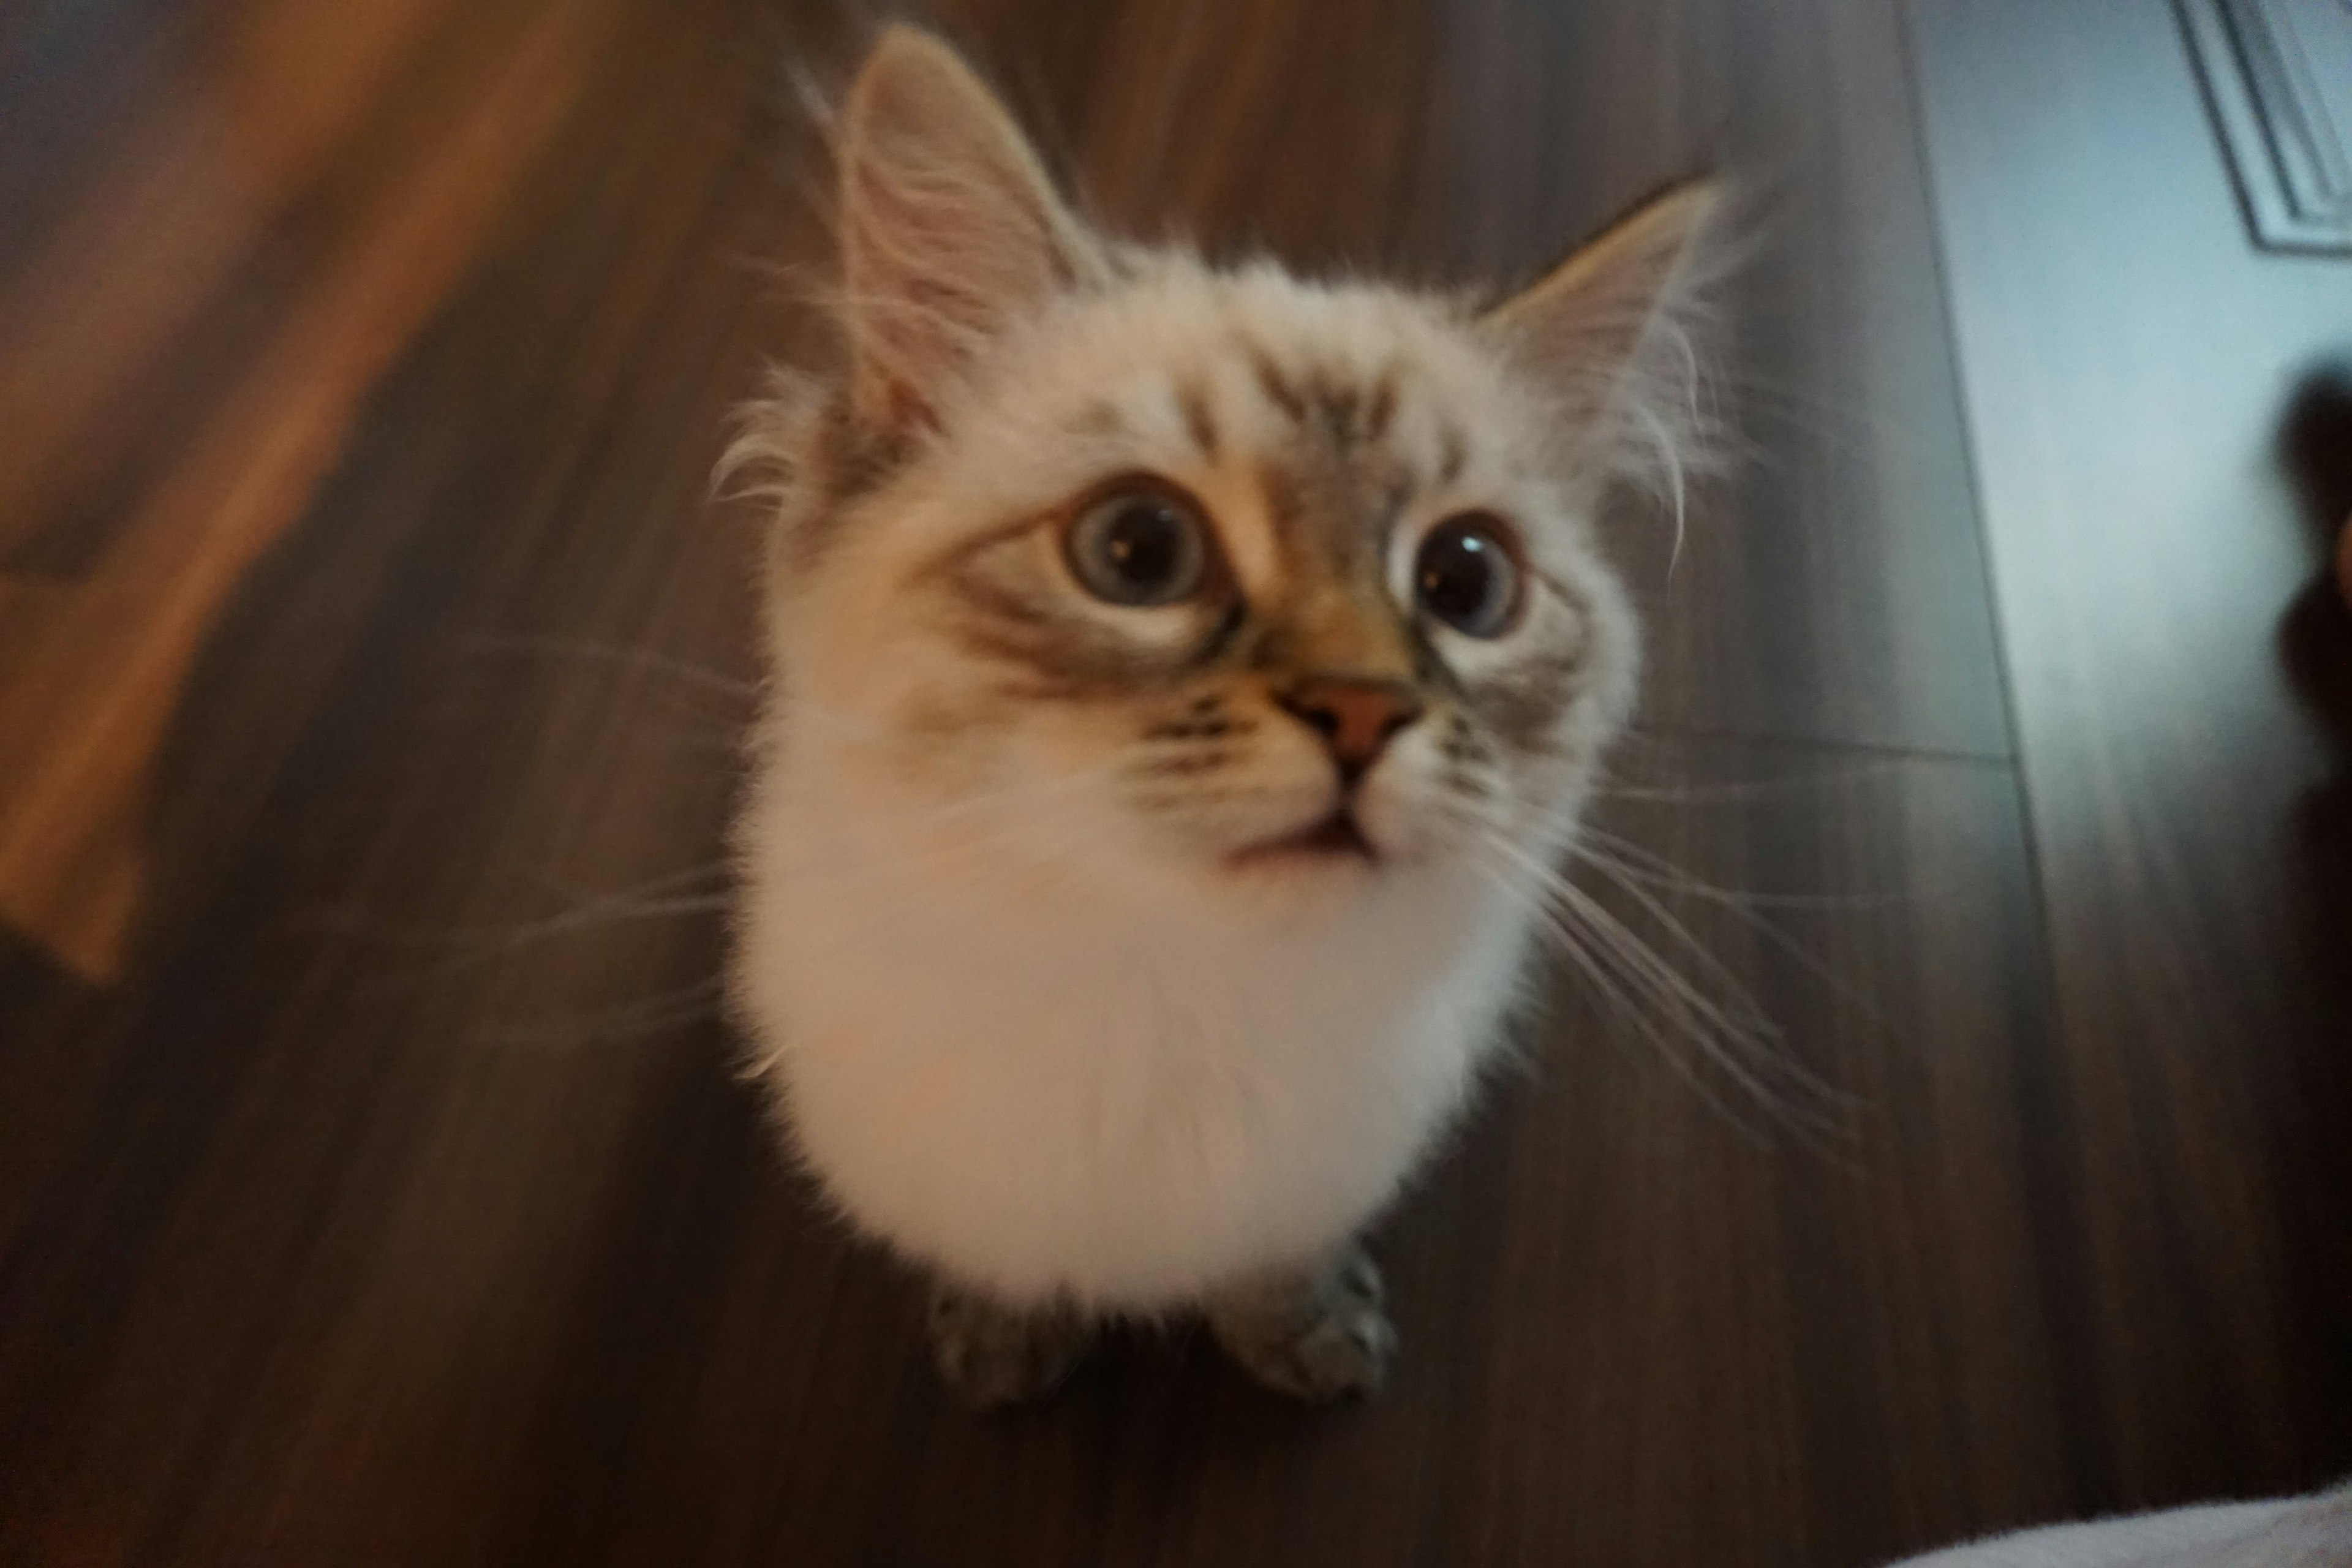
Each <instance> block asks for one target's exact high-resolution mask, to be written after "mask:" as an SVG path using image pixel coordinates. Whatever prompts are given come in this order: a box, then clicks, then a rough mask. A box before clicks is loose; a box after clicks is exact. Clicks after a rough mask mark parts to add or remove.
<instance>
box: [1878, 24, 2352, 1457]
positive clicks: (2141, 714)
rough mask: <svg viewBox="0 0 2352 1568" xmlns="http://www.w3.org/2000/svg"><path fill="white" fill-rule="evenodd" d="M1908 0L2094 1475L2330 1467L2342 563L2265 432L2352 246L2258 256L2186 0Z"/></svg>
mask: <svg viewBox="0 0 2352 1568" xmlns="http://www.w3.org/2000/svg"><path fill="white" fill-rule="evenodd" d="M1910 16H1911V22H1912V26H1913V27H1914V28H1915V30H1916V39H1917V45H1918V59H1919V65H1920V68H1921V71H1922V73H1923V105H1924V110H1925V112H1926V115H1927V124H1928V126H1929V130H1930V135H1929V143H1930V146H1931V147H1932V149H1933V151H1934V154H1935V157H1934V163H1933V167H1934V174H1935V184H1936V191H1937V201H1938V205H1939V209H1940V211H1941V213H1942V215H1943V225H1944V241H1945V253H1946V255H1947V257H1948V261H1949V268H1948V277H1949V280H1950V287H1951V294H1952V305H1953V312H1954V321H1955V323H1956V326H1957V330H1958V350H1959V360H1960V364H1961V366H1962V369H1963V371H1964V373H1965V377H1966V382H1967V384H1968V388H1969V407H1970V410H1971V415H1972V430H1973V435H1974V446H1975V455H1976V464H1977V471H1978V476H1979V486H1980V489H1981V496H1982V501H1983V507H1984V516H1985V524H1986V528H1987V531H1988V534H1989V537H1990V550H1991V556H1992V561H1993V564H1994V568H1995V575H1996V578H1997V581H1998V585H1999V596H2000V613H2001V624H2002V628H2003V632H2004V636H2005V638H2006V643H2007V654H2008V664H2009V668H2010V676H2011V683H2012V689H2013V690H2014V692H2015V697H2016V704H2017V723H2018V732H2019V737H2020V742H2021V755H2022V763H2023V767H2024V776H2025V779H2026V781H2027V783H2028V785H2029V787H2030V791H2031V796H2032V822H2033V831H2034V839H2035V843H2036V846H2037V847H2038V850H2039V856H2040V863H2041V868H2042V880H2043V886H2044V890H2045V895H2046V899H2047V903H2048V910H2049V918H2050V922H2051V931H2052V939H2053V946H2054V962H2055V964H2056V973H2057V980H2058V998H2059V1007H2060V1011H2061V1015H2062V1016H2063V1019H2064V1021H2065V1031H2064V1036H2063V1051H2062V1055H2061V1058H2060V1060H2061V1064H2062V1071H2063V1110H2061V1113H2060V1114H2061V1121H2060V1122H2059V1124H2058V1125H2059V1127H2060V1128H2062V1129H2063V1135H2064V1138H2065V1149H2066V1156H2065V1157H2066V1160H2067V1163H2068V1165H2069V1168H2070V1170H2071V1172H2072V1173H2073V1179H2072V1181H2071V1182H2070V1193H2071V1204H2070V1208H2069V1212H2068V1214H2067V1216H2066V1224H2067V1226H2068V1230H2069V1234H2070V1235H2071V1236H2072V1237H2073V1240H2072V1241H2071V1242H2070V1243H2069V1245H2070V1246H2071V1247H2074V1248H2075V1249H2077V1250H2078V1251H2079V1252H2080V1254H2081V1257H2082V1259H2083V1267H2084V1286H2085V1288H2086V1289H2087V1290H2088V1291H2089V1292H2090V1295H2089V1299H2088V1300H2087V1301H2086V1303H2085V1310H2087V1311H2088V1312H2089V1313H2090V1314H2091V1317H2092V1321H2095V1322H2096V1323H2098V1324H2100V1325H2102V1326H2103V1328H2102V1332H2101V1333H2100V1334H2099V1336H2098V1337H2097V1340H2096V1342H2095V1345H2093V1346H2091V1347H2088V1348H2090V1350H2091V1353H2092V1355H2093V1357H2094V1360H2093V1365H2094V1366H2095V1369H2096V1373H2097V1394H2098V1397H2099V1400H2100V1402H2101V1405H2102V1409H2103V1411H2104V1415H2103V1420H2104V1421H2105V1423H2107V1424H2108V1425H2109V1426H2111V1428H2112V1430H2113V1431H2114V1432H2115V1433H2116V1447H2114V1449H2113V1450H2112V1451H2111V1452H2110V1453H2108V1454H2107V1455H2106V1456H2105V1457H2104V1459H2103V1463H2102V1468H2101V1472H2100V1476H2099V1485H2100V1494H2101V1496H2102V1497H2103V1498H2104V1499H2108V1500H2114V1501H2116V1502H2137V1501H2142V1500H2156V1499H2159V1498H2161V1499H2171V1498H2177V1497H2179V1496H2182V1495H2184V1494H2187V1493H2190V1492H2195V1491H2221V1490H2230V1491H2242V1490H2248V1489H2261V1488H2272V1487H2278V1486H2283V1485H2285V1484H2290V1483H2294V1482H2301V1481H2315V1480H2318V1479H2322V1478H2324V1477H2325V1476H2326V1475H2329V1474H2331V1473H2334V1472H2335V1471H2338V1470H2341V1469H2343V1468H2347V1467H2352V1434H2347V1431H2346V1429H2345V1426H2344V1424H2343V1413H2344V1412H2345V1411H2346V1410H2347V1408H2352V1318H2347V1303H2352V1290H2347V1274H2346V1267H2347V1264H2346V1258H2345V1249H2344V1247H2343V1238H2344V1237H2345V1235H2346V1234H2347V1229H2352V1182H2347V1179H2346V1177H2347V1167H2346V1165H2345V1163H2344V1153H2343V1146H2344V1140H2343V1138H2342V1136H2341V1131H2340V1130H2341V1129H2342V1128H2343V1127H2344V1126H2346V1125H2347V1124H2352V1084H2347V1079H2346V1077H2345V1072H2344V1067H2343V1063H2344V1060H2345V1055H2344V1047H2345V1045H2346V1043H2347V1039H2352V1035H2347V1016H2352V1015H2347V1011H2346V1008H2345V994H2344V990H2343V984H2342V978H2341V977H2342V973H2343V970H2344V963H2345V954H2346V949H2344V948H2343V946H2342V945H2341V938H2342V934H2343V931H2344V917H2343V912H2342V911H2343V909H2344V900H2346V898H2347V896H2352V895H2347V888H2352V882H2347V880H2346V879H2345V877H2344V869H2345V868H2344V862H2343V859H2342V837H2343V835H2342V828H2341V803H2340V798H2339V797H2340V795H2341V789H2342V786H2341V784H2340V780H2341V778H2342V753H2341V747H2340V741H2339V740H2332V739H2331V738H2330V737H2329V735H2328V733H2327V731H2326V728H2325V726H2324V723H2323V721H2321V719H2320V718H2319V717H2318V716H2317V715H2315V713H2313V712H2312V711H2311V710H2308V709H2307V708H2306V707H2305V703H2304V701H2303V700H2301V699H2300V698H2299V697H2298V696H2297V694H2296V693H2295V691H2294V689H2293V686H2292V683H2291V681H2290V678H2289V671H2288V669H2287V668H2285V667H2284V665H2283V664H2282V660H2281V642H2282V632H2283V628H2284V627H2285V626H2287V625H2288V624H2289V617H2290V611H2291V609H2292V608H2293V607H2294V605H2296V603H2297V601H2298V598H2299V596H2301V595H2303V594H2304V591H2305V585H2306V584H2308V583H2309V582H2310V581H2311V579H2312V577H2313V576H2314V574H2315V570H2316V569H2317V567H2318V565H2319V563H2320V561H2321V560H2322V559H2324V556H2323V554H2322V548H2323V546H2322V541H2321V539H2320V538H2318V537H2316V536H2315V533H2314V531H2312V529H2311V528H2310V526H2309V524H2308V522H2307V521H2306V520H2305V517H2303V516H2302V515H2300V511H2301V508H2300V506H2299V498H2298V497H2297V495H2296V493H2295V489H2294V476H2292V475H2290V474H2288V473H2285V472H2283V471H2282V469H2281V464H2280V456H2279V452H2280V447H2281V445H2282V437H2283V434H2284V432H2285V430H2286V429H2287V426H2288V422H2289V417H2290V410H2291V408H2292V407H2293V405H2294V399H2295V396H2296V388H2297V385H2298V382H2299V381H2300V380H2301V378H2302V377H2303V376H2304V375H2305V374H2306V372H2307V371H2308V370H2309V369H2310V368H2311V367H2312V366H2313V365H2314V364H2315V363H2317V362H2318V361H2320V360H2321V359H2323V358H2324V357H2325V356H2327V355H2329V354H2331V353H2341V352H2342V351H2343V350H2344V348H2345V346H2346V345H2347V344H2352V264H2347V262H2346V261H2344V260H2342V259H2333V260H2330V259H2321V258H2293V257H2285V256H2273V255H2265V254H2263V253H2261V252H2259V251H2257V250H2256V249H2255V248H2254V247H2253V245H2252V241H2251V239H2250V238H2249V236H2248V234H2247V231H2246V227H2245V225H2244V223H2243V221H2242V218H2241V216H2240V214H2239V212H2238V211H2237V208H2236V205H2235V203H2234V201H2233V198H2232V195H2231V188H2230V183H2229V174H2228V172H2227V169H2226V167H2225V164H2224V163H2223V159H2222V155H2221V147H2220V144H2219V142H2217V141H2216V140H2215V136H2214V132H2213V129H2212V127H2211V125H2210V123H2209V121H2208V119H2207V116H2206V112H2205V109H2204V106H2203V105H2202V104H2201V103H2200V99H2199V94H2198V88H2197V85H2196V80H2195V77H2194V74H2193V71H2192V69H2191V67H2190V64H2189V59H2188V57H2187V55H2186V53H2185V50H2184V48H2183V45H2182V40H2181V38H2180V37H2179V34H2178V33H2177V31H2176V30H2175V27H2174V23H2173V18H2172V17H2171V16H2170V15H2169V14H2168V9H2167V8H2165V7H2161V6H2154V5H2149V6H2103V5H2087V4H2085V5H2056V6H2050V5H2035V4H2030V3H2024V0H2020V3H2016V4H2011V3H2008V0H1979V3H1975V4H1969V5H1914V6H1913V7H1912V8H1911V13H1910ZM2331 430H2332V435H2331V434H2330V433H2329V432H2330V431H2331ZM2304 440H2305V445H2307V446H2314V447H2319V448H2322V449H2324V448H2325V447H2326V446H2327V445H2328V444H2329V443H2330V442H2331V441H2332V442H2333V443H2334V444H2335V447H2336V449H2337V450H2347V449H2352V422H2346V421H2344V420H2343V418H2342V416H2341V415H2340V414H2339V415H2338V416H2336V420H2335V422H2334V423H2333V424H2332V426H2323V427H2322V428H2320V429H2317V430H2313V431H2309V432H2306V433H2305V437H2304ZM2339 471H2340V470H2339ZM2334 504H2335V505H2336V507H2338V508H2340V507H2344V506H2347V505H2352V495H2345V494H2343V493H2342V492H2341V491H2340V490H2339V491H2338V492H2337V494H2336V498H2335V502H2334ZM2319 630H2320V633H2321V636H2322V637H2324V638H2335V639H2337V640H2339V641H2340V639H2341V638H2342V637H2344V636H2345V633H2344V631H2343V628H2342V627H2341V626H2340V625H2338V626H2334V627H2333V628H2319Z"/></svg>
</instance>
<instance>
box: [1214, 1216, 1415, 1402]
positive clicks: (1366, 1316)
mask: <svg viewBox="0 0 2352 1568" xmlns="http://www.w3.org/2000/svg"><path fill="white" fill-rule="evenodd" d="M1383 1296H1384V1292H1383V1291H1382V1289H1381V1271H1380V1268H1379V1266H1378V1265H1376V1264H1374V1263H1373V1262H1372V1260H1371V1258H1370V1256H1369V1255H1367V1254H1366V1253H1365V1251H1364V1249H1363V1248H1362V1247H1357V1246H1352V1245H1351V1246H1349V1247H1348V1248H1347V1249H1346V1250H1345V1251H1344V1252H1342V1253H1341V1254H1340V1255H1339V1257H1338V1258H1335V1259H1333V1260H1332V1261H1331V1262H1330V1263H1329V1264H1328V1265H1326V1266H1324V1267H1322V1268H1312V1269H1300V1270H1297V1271H1295V1272H1286V1273H1281V1274H1276V1275H1273V1276H1269V1277H1267V1278H1265V1279H1257V1280H1253V1281H1251V1282H1249V1283H1248V1284H1245V1285H1243V1286H1239V1287H1237V1288H1235V1289H1232V1290H1229V1291H1226V1292H1224V1293H1223V1294H1222V1295H1220V1296H1218V1297H1217V1298H1215V1299H1214V1300H1212V1301H1211V1302H1210V1303H1209V1327H1210V1329H1211V1330H1212V1331H1213V1332H1214V1333H1215V1334H1216V1336H1217V1342H1218V1343H1220V1344H1222V1345H1223V1346H1224V1348H1225V1353H1227V1354H1228V1355H1230V1356H1232V1357H1233V1358H1234V1360H1235V1361H1237V1362H1239V1363H1241V1364H1242V1365H1243V1366H1244V1368H1246V1369H1247V1370H1248V1372H1249V1373H1250V1375H1251V1376H1253V1377H1255V1378H1256V1379H1257V1380H1258V1381H1259V1382H1260V1383H1263V1384H1265V1385H1266V1386H1267V1387H1268V1388H1271V1389H1274V1390H1276V1392H1278V1393H1282V1394H1290V1395H1292V1396H1294V1397H1295V1398H1299V1399H1307V1400H1314V1401H1317V1402H1321V1401H1325V1400H1332V1399H1339V1398H1342V1397H1344V1396H1346V1395H1349V1394H1370V1393H1371V1392H1372V1391H1374V1390H1375V1389H1377V1388H1379V1387H1380V1385H1381V1383H1382V1381H1384V1380H1385V1379H1386V1378H1387V1376H1388V1370H1389V1363H1391V1362H1392V1361H1394V1360H1395V1359H1396V1352H1397V1333H1396V1329H1395V1326H1394V1325H1392V1324H1391V1322H1390V1321H1389V1317H1388V1312H1387V1310H1386V1309H1385V1308H1384V1306H1383V1305H1382V1301H1383Z"/></svg>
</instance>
